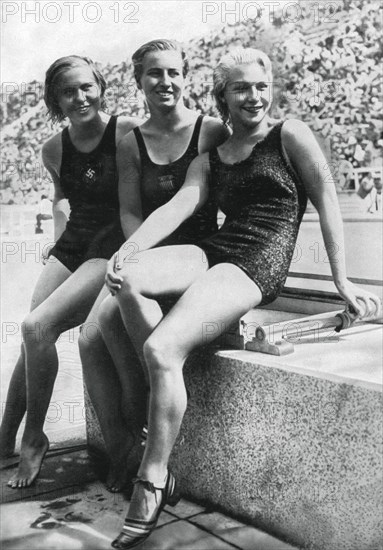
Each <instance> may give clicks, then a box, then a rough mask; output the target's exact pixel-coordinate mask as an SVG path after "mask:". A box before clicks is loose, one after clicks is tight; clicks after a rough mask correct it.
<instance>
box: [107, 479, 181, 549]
mask: <svg viewBox="0 0 383 550" xmlns="http://www.w3.org/2000/svg"><path fill="white" fill-rule="evenodd" d="M133 483H140V484H141V485H142V486H143V487H144V488H145V489H146V490H147V491H150V492H151V493H154V494H155V495H156V491H161V500H160V502H159V503H158V509H157V511H156V513H155V514H154V517H153V519H151V520H150V521H146V520H144V519H133V518H130V517H129V516H127V517H126V518H125V522H124V527H123V528H122V531H121V533H120V534H119V535H118V537H117V538H116V539H115V540H114V541H113V542H112V546H113V548H120V549H124V550H128V549H129V548H134V547H135V546H138V545H139V544H141V543H142V542H144V541H145V540H146V539H147V538H148V537H149V536H150V534H151V533H152V531H154V529H155V527H156V525H157V522H158V518H159V517H160V514H161V512H162V510H163V508H164V507H165V506H166V504H169V505H170V506H175V505H176V504H177V502H178V501H179V500H180V495H179V494H178V493H177V492H176V481H175V479H174V476H173V474H171V473H170V472H168V475H167V477H166V483H165V487H155V485H154V484H153V483H152V482H151V481H147V480H146V479H142V478H141V477H136V478H134V479H133ZM156 503H157V495H156Z"/></svg>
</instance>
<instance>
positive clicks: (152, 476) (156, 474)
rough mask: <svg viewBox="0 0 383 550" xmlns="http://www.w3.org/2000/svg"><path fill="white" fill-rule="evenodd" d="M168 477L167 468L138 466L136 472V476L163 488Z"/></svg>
mask: <svg viewBox="0 0 383 550" xmlns="http://www.w3.org/2000/svg"><path fill="white" fill-rule="evenodd" d="M167 477H168V469H167V467H166V468H165V469H163V468H162V469H154V468H153V469H149V468H148V469H145V468H140V469H139V471H138V473H137V478H139V479H142V480H144V481H149V482H150V483H152V484H153V486H154V487H156V488H157V489H164V487H165V486H166V480H167Z"/></svg>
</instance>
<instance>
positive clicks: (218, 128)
mask: <svg viewBox="0 0 383 550" xmlns="http://www.w3.org/2000/svg"><path fill="white" fill-rule="evenodd" d="M230 134H231V132H230V130H229V128H228V127H227V126H226V125H225V124H224V123H223V122H222V121H221V120H219V119H217V118H214V117H212V116H208V115H206V116H204V118H203V122H202V126H201V137H200V146H199V150H200V151H201V152H204V151H210V149H212V148H213V147H218V145H221V144H222V143H224V142H225V141H226V140H227V139H228V138H229V137H230Z"/></svg>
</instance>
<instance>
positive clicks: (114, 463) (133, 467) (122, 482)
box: [106, 441, 144, 493]
mask: <svg viewBox="0 0 383 550" xmlns="http://www.w3.org/2000/svg"><path fill="white" fill-rule="evenodd" d="M143 451H144V449H143V448H142V447H141V446H140V445H139V444H137V443H135V444H133V446H132V444H131V442H130V441H128V442H127V444H126V446H125V447H124V448H123V449H119V450H118V451H116V452H114V453H113V455H112V458H111V461H110V467H109V472H108V476H107V479H106V487H107V489H108V490H109V491H110V492H112V493H118V492H120V491H122V490H123V489H124V487H126V485H127V483H128V482H129V481H130V480H131V479H132V477H134V476H135V475H137V470H138V468H139V465H140V463H141V460H142V457H143Z"/></svg>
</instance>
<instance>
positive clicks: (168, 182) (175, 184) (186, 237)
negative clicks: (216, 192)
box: [133, 115, 218, 246]
mask: <svg viewBox="0 0 383 550" xmlns="http://www.w3.org/2000/svg"><path fill="white" fill-rule="evenodd" d="M202 120H203V116H202V115H200V116H199V117H198V119H197V121H196V124H195V126H194V131H193V135H192V137H191V140H190V142H189V145H188V147H187V149H186V151H185V153H184V154H183V155H182V157H180V158H179V159H177V160H175V161H173V162H170V163H169V164H156V163H155V162H153V161H152V160H151V158H150V157H149V154H148V151H147V148H146V145H145V141H144V139H143V137H142V133H141V131H140V129H139V128H138V127H137V128H134V130H133V132H134V135H135V136H136V140H137V145H138V149H139V152H140V158H141V199H142V212H143V217H144V219H145V218H147V217H148V216H149V215H150V214H151V213H152V212H154V211H155V210H157V208H159V207H160V206H162V205H164V204H165V203H167V202H168V201H169V200H170V199H171V198H173V197H174V195H175V194H176V193H177V192H178V191H179V189H180V188H181V187H182V185H183V184H184V182H185V179H186V173H187V171H188V168H189V166H190V163H191V161H192V160H193V159H194V158H195V157H197V156H198V140H199V134H200V130H201V125H202ZM217 229H218V227H217V207H216V206H215V204H214V200H212V199H211V200H209V201H208V202H207V203H206V204H205V205H204V207H203V208H202V209H201V210H200V211H199V212H198V213H197V214H195V215H194V216H192V217H190V218H189V219H188V220H186V221H185V222H184V223H183V224H182V225H181V226H180V227H178V228H177V229H176V231H174V233H172V235H170V236H169V237H167V238H166V239H164V240H163V241H161V243H160V244H159V245H158V246H164V245H170V244H194V243H196V242H198V241H200V240H201V239H203V238H205V237H207V236H209V235H211V234H213V233H215V232H216V231H217Z"/></svg>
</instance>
